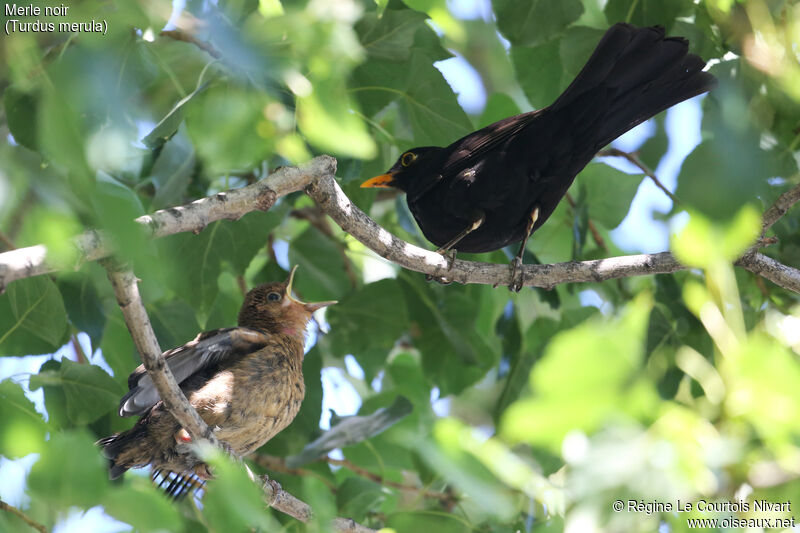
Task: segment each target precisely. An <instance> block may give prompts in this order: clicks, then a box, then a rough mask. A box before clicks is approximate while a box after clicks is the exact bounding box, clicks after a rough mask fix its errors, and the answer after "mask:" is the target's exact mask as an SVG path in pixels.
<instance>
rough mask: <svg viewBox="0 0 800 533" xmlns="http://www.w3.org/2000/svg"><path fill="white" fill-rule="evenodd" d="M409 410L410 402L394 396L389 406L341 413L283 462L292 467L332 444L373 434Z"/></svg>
mask: <svg viewBox="0 0 800 533" xmlns="http://www.w3.org/2000/svg"><path fill="white" fill-rule="evenodd" d="M411 410H412V406H411V402H409V401H408V400H407V399H406V398H404V397H403V396H398V397H397V399H396V400H395V401H394V403H393V404H392V405H391V406H390V407H382V408H380V409H378V410H377V411H375V412H374V413H372V414H369V415H366V416H358V415H356V416H347V417H343V418H341V419H340V421H339V423H338V424H336V425H335V426H333V427H332V428H331V429H330V430H329V431H326V432H325V433H323V434H322V436H321V437H320V438H318V439H317V440H315V441H313V442H311V443H309V444H308V445H306V447H305V448H303V451H302V452H300V453H299V454H297V455H292V456H290V457H287V458H286V465H287V466H289V467H290V468H295V467H298V466H300V465H303V464H306V463H309V462H311V461H314V460H315V459H319V458H320V457H323V456H325V455H326V454H327V453H328V452H330V451H331V450H335V449H336V448H344V447H345V446H350V445H352V444H356V443H359V442H361V441H364V440H367V439H369V438H370V437H374V436H375V435H378V434H379V433H381V432H383V431H385V430H386V429H387V428H390V427H392V426H393V425H394V424H396V423H397V422H398V421H400V420H402V419H403V418H405V417H406V416H408V414H409V413H410V412H411Z"/></svg>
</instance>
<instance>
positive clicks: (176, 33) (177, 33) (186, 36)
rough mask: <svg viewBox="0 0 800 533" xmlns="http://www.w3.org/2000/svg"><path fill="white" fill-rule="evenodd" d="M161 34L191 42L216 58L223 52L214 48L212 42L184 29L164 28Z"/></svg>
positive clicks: (176, 39)
mask: <svg viewBox="0 0 800 533" xmlns="http://www.w3.org/2000/svg"><path fill="white" fill-rule="evenodd" d="M159 35H161V36H162V37H169V38H170V39H173V40H175V41H182V42H184V43H190V44H193V45H195V46H196V47H198V48H199V49H200V50H202V51H204V52H207V53H208V54H210V55H211V57H213V58H214V59H220V58H221V57H222V54H221V53H220V52H219V51H218V50H217V49H216V48H214V47H213V46H212V45H211V43H209V42H206V41H201V40H200V39H198V38H197V37H195V36H194V35H191V34H190V33H187V32H185V31H182V30H163V31H162V32H161V33H160V34H159Z"/></svg>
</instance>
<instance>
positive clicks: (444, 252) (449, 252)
mask: <svg viewBox="0 0 800 533" xmlns="http://www.w3.org/2000/svg"><path fill="white" fill-rule="evenodd" d="M436 253H437V254H439V255H441V256H442V257H444V258H445V259H447V271H448V272H449V271H451V270H453V263H455V261H456V254H457V253H458V251H457V250H456V249H455V248H439V249H438V250H436Z"/></svg>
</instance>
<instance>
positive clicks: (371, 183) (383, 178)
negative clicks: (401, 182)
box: [361, 174, 394, 189]
mask: <svg viewBox="0 0 800 533" xmlns="http://www.w3.org/2000/svg"><path fill="white" fill-rule="evenodd" d="M392 183H394V180H393V178H392V175H391V174H381V175H380V176H375V177H374V178H370V179H368V180H367V181H365V182H364V183H362V184H361V187H362V188H364V189H368V188H374V187H381V188H384V189H386V188H389V187H392Z"/></svg>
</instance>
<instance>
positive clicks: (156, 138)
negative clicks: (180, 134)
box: [142, 82, 209, 148]
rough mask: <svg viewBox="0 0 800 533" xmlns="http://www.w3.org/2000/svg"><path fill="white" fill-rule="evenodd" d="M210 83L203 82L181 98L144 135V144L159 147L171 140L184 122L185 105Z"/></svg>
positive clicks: (149, 146)
mask: <svg viewBox="0 0 800 533" xmlns="http://www.w3.org/2000/svg"><path fill="white" fill-rule="evenodd" d="M208 85H209V82H205V83H202V84H200V85H199V86H198V87H197V88H196V89H195V90H194V91H192V92H191V93H189V94H188V95H186V96H185V97H183V98H181V99H180V100H179V101H178V103H176V104H175V105H174V106H173V107H172V109H170V111H169V113H167V114H166V115H164V118H162V119H161V120H160V121H159V123H158V124H156V126H155V127H154V128H153V129H152V130H151V131H150V133H148V134H147V135H145V136H144V138H143V139H142V142H143V143H144V145H145V146H147V147H148V148H158V147H159V146H162V145H163V144H164V143H166V142H167V141H169V140H170V139H171V138H172V136H173V135H175V133H176V132H177V131H178V127H180V125H181V122H183V110H184V106H186V104H188V103H189V102H191V101H192V99H193V98H194V97H195V96H197V95H198V94H200V93H201V92H203V91H204V90H206V88H207V87H208Z"/></svg>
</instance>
